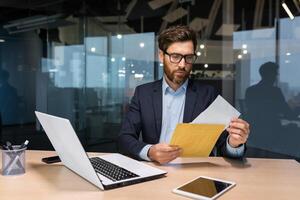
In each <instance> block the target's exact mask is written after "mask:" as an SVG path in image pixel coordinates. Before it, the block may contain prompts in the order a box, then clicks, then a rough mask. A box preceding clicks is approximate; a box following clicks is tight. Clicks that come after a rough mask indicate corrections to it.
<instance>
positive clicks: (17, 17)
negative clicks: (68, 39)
mask: <svg viewBox="0 0 300 200" xmlns="http://www.w3.org/2000/svg"><path fill="white" fill-rule="evenodd" d="M276 2H278V3H276ZM279 2H280V0H243V1H241V0H235V1H234V0H223V1H222V0H206V1H203V0H101V1H100V0H86V1H82V0H9V1H7V0H6V1H4V0H1V1H0V25H1V27H4V30H6V31H8V32H9V33H11V34H12V33H18V32H21V31H24V30H23V29H22V30H21V31H20V30H18V26H19V25H20V24H21V25H22V27H26V28H27V27H28V26H29V25H26V23H27V21H28V20H30V22H32V21H34V22H35V23H36V24H40V22H39V21H36V20H40V18H43V17H44V18H46V21H47V23H48V24H49V25H50V24H51V23H53V22H56V23H53V24H52V25H53V26H49V27H48V28H57V26H63V25H66V24H68V21H67V20H65V19H66V18H67V17H69V16H72V17H82V16H88V17H95V18H96V19H97V20H98V21H99V23H100V24H101V25H102V26H104V27H105V26H107V27H111V26H118V27H121V26H120V24H126V25H127V26H128V27H130V28H131V29H132V30H133V31H134V32H137V33H139V32H159V31H161V30H162V29H164V28H166V27H168V26H170V25H173V24H189V25H190V26H192V28H194V29H195V30H196V31H197V32H198V34H199V36H200V37H202V38H206V39H213V40H219V39H222V38H223V37H227V36H231V35H230V33H231V32H232V30H251V29H259V28H263V27H272V26H274V19H275V16H276V14H277V13H278V16H279V17H288V16H287V14H286V13H285V11H284V10H283V9H282V7H281V6H280V4H279ZM286 2H287V4H288V6H289V7H290V9H291V11H292V13H294V14H295V15H299V7H300V1H299V0H287V1H286ZM276 8H278V9H277V11H278V12H277V11H276ZM58 14H59V15H58ZM51 17H52V18H54V19H50V18H51ZM58 22H59V23H58ZM11 24H13V25H15V24H17V25H18V26H10V25H11ZM55 26H56V27H55ZM13 28H14V29H13ZM37 28H43V27H41V26H37ZM29 30H32V29H29ZM108 30H109V29H108ZM25 31H26V29H25Z"/></svg>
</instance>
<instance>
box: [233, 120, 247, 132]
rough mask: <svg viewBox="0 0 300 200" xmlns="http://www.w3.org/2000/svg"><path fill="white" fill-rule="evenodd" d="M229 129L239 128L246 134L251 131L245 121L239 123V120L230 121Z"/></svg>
mask: <svg viewBox="0 0 300 200" xmlns="http://www.w3.org/2000/svg"><path fill="white" fill-rule="evenodd" d="M229 129H239V130H242V131H243V132H244V133H245V134H248V133H249V129H248V127H247V126H246V125H245V124H243V123H237V122H233V123H230V126H229Z"/></svg>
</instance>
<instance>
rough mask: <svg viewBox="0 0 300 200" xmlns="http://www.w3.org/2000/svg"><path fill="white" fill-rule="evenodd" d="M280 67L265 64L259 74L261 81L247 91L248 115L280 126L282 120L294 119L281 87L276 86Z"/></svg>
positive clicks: (270, 63) (269, 63)
mask: <svg viewBox="0 0 300 200" xmlns="http://www.w3.org/2000/svg"><path fill="white" fill-rule="evenodd" d="M278 68H279V67H278V65H277V64H276V63H274V62H267V63H264V64H263V65H262V66H261V67H260V69H259V73H260V75H261V81H260V82H258V83H257V84H255V85H253V86H251V87H249V88H248V89H247V90H246V108H247V115H248V117H250V118H256V119H257V118H261V119H262V120H263V121H262V122H264V123H266V120H267V121H269V122H270V123H271V124H274V123H275V124H278V123H279V122H280V119H282V118H285V119H293V118H295V117H296V115H295V114H294V113H293V111H292V110H291V108H290V107H289V105H288V104H287V102H286V101H285V98H284V96H283V94H282V91H281V89H280V88H279V87H277V86H276V85H275V83H276V82H277V77H278Z"/></svg>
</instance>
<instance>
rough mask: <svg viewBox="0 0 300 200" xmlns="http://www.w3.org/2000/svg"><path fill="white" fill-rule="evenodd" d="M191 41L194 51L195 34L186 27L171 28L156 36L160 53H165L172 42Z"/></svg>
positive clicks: (195, 43)
mask: <svg viewBox="0 0 300 200" xmlns="http://www.w3.org/2000/svg"><path fill="white" fill-rule="evenodd" d="M185 41H192V42H193V45H194V51H195V50H196V48H197V38H196V33H195V32H194V31H193V30H192V29H190V28H189V27H188V26H182V25H178V26H172V27H169V28H168V29H165V30H163V31H162V32H161V33H160V34H159V36H158V46H159V49H160V50H162V51H164V52H165V51H166V50H167V49H168V48H169V46H170V45H171V44H173V43H174V42H185Z"/></svg>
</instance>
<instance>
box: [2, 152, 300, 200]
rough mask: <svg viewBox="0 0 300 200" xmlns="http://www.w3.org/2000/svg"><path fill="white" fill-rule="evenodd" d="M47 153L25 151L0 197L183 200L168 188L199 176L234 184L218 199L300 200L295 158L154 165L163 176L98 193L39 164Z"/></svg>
mask: <svg viewBox="0 0 300 200" xmlns="http://www.w3.org/2000/svg"><path fill="white" fill-rule="evenodd" d="M51 155H54V152H50V151H49V152H47V151H27V152H26V163H27V164H26V173H25V174H24V175H21V176H13V177H5V176H0V199H1V200H18V199H20V200H27V199H28V200H29V199H30V200H32V199H45V200H47V199H64V200H65V199H73V200H75V199H78V200H89V199H97V200H101V199H109V200H114V199H118V200H119V199H120V200H125V199H126V200H127V199H128V200H132V199H139V200H140V199H143V200H145V199H151V200H156V199H163V200H166V199H172V200H175V199H183V200H184V199H188V198H186V197H181V196H179V195H176V194H173V193H172V192H171V190H172V189H173V188H175V187H176V186H179V185H181V184H183V183H185V182H187V181H189V180H191V179H193V178H195V177H197V176H200V175H205V176H211V177H215V178H221V179H225V180H230V181H234V182H236V183H237V185H236V186H235V187H234V188H233V189H232V190H230V191H229V192H227V193H225V194H224V195H223V196H221V197H220V198H219V199H220V200H226V199H231V200H243V199H256V200H257V199H264V200H265V199H272V200H274V199H289V200H290V199H299V198H300V165H299V164H298V163H297V162H296V161H294V160H277V159H247V160H246V162H244V163H242V162H237V161H232V160H227V159H224V158H213V157H212V158H200V159H199V158H198V159H191V160H189V161H192V162H198V163H186V164H169V165H167V166H158V167H159V168H161V169H163V170H166V171H168V174H167V177H165V178H161V179H156V180H153V181H149V182H144V183H140V184H136V185H131V186H126V187H122V188H117V189H113V190H108V191H101V190H99V189H98V188H96V187H95V186H93V185H92V184H90V183H89V182H87V181H85V180H84V179H82V178H81V177H79V176H78V175H76V174H74V173H73V172H71V171H70V170H68V169H67V168H65V167H63V166H62V164H53V165H46V164H43V163H42V162H41V161H40V160H41V158H42V157H45V156H51Z"/></svg>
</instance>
